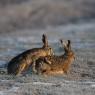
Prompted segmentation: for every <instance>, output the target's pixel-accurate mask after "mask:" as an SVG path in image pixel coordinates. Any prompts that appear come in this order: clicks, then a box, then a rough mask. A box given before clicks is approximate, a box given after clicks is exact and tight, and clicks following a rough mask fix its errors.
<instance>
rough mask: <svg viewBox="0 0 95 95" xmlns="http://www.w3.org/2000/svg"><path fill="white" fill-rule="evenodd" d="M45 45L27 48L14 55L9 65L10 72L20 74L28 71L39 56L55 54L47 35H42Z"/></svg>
mask: <svg viewBox="0 0 95 95" xmlns="http://www.w3.org/2000/svg"><path fill="white" fill-rule="evenodd" d="M42 42H43V47H41V48H34V49H30V50H27V51H25V52H23V53H21V54H19V55H18V56H16V57H14V58H13V59H12V60H11V61H10V62H9V63H8V67H7V71H8V74H13V75H18V74H20V73H21V72H23V71H26V70H27V69H28V68H29V66H30V65H32V64H33V63H34V62H35V61H36V60H37V59H38V58H39V57H44V56H48V55H49V56H50V55H53V50H52V48H51V47H50V46H49V45H48V41H47V37H46V35H44V34H43V36H42Z"/></svg>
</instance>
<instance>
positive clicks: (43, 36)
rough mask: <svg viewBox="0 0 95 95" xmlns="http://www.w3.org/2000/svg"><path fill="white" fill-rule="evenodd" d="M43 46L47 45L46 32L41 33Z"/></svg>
mask: <svg viewBox="0 0 95 95" xmlns="http://www.w3.org/2000/svg"><path fill="white" fill-rule="evenodd" d="M42 42H43V47H48V40H47V36H46V34H43V35H42Z"/></svg>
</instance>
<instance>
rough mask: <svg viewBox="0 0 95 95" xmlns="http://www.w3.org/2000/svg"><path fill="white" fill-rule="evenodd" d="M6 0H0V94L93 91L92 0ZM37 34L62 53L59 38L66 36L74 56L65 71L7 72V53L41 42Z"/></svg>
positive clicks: (61, 94) (94, 43)
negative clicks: (14, 73) (61, 72)
mask: <svg viewBox="0 0 95 95" xmlns="http://www.w3.org/2000/svg"><path fill="white" fill-rule="evenodd" d="M9 1H10V2H9V3H8V2H7V3H6V2H5V0H4V1H3V0H0V4H1V7H0V95H94V94H95V19H94V16H95V12H94V9H95V6H94V5H95V2H94V0H90V1H89V0H84V2H86V3H83V2H82V1H83V0H72V2H71V1H69V0H59V1H57V0H55V1H54V0H39V1H38V0H27V1H26V0H21V2H19V1H18V0H17V2H16V1H15V0H14V2H11V0H9ZM2 2H3V3H2ZM80 5H81V7H80ZM56 6H57V7H56ZM63 9H64V10H63ZM43 33H46V35H47V37H48V40H49V44H50V45H51V46H52V48H53V49H54V51H55V54H56V55H60V54H62V53H63V49H62V47H61V45H60V43H59V39H60V38H62V39H65V40H67V39H70V40H71V42H72V49H73V51H74V52H75V55H76V59H75V61H74V63H73V64H72V65H71V68H70V70H69V73H68V74H67V75H57V76H48V77H44V76H43V75H36V74H33V73H32V72H28V73H27V74H26V75H20V76H11V75H8V74H7V72H6V71H7V63H8V62H9V61H10V60H11V58H13V57H14V56H16V55H17V54H19V53H21V52H23V51H25V50H27V49H30V48H34V47H41V46H42V42H41V35H42V34H43Z"/></svg>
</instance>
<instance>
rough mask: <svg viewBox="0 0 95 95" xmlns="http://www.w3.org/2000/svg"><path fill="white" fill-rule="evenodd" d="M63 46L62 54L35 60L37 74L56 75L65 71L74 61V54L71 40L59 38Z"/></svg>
mask: <svg viewBox="0 0 95 95" xmlns="http://www.w3.org/2000/svg"><path fill="white" fill-rule="evenodd" d="M60 41H61V44H62V45H63V47H64V51H65V52H64V54H63V55H60V56H55V55H53V56H47V57H42V58H39V59H38V60H36V67H35V68H36V70H37V73H38V74H43V75H56V74H64V73H67V71H68V69H69V66H70V64H71V63H72V62H73V61H74V58H75V54H74V52H73V51H72V49H71V41H70V40H68V41H67V43H66V42H64V41H63V40H60Z"/></svg>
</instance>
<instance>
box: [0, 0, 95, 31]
mask: <svg viewBox="0 0 95 95" xmlns="http://www.w3.org/2000/svg"><path fill="white" fill-rule="evenodd" d="M94 18H95V0H0V32H1V33H3V32H14V31H16V30H21V29H39V28H40V29H43V28H47V27H56V26H60V25H61V26H62V25H67V24H70V23H71V24H77V23H84V22H89V21H94Z"/></svg>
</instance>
